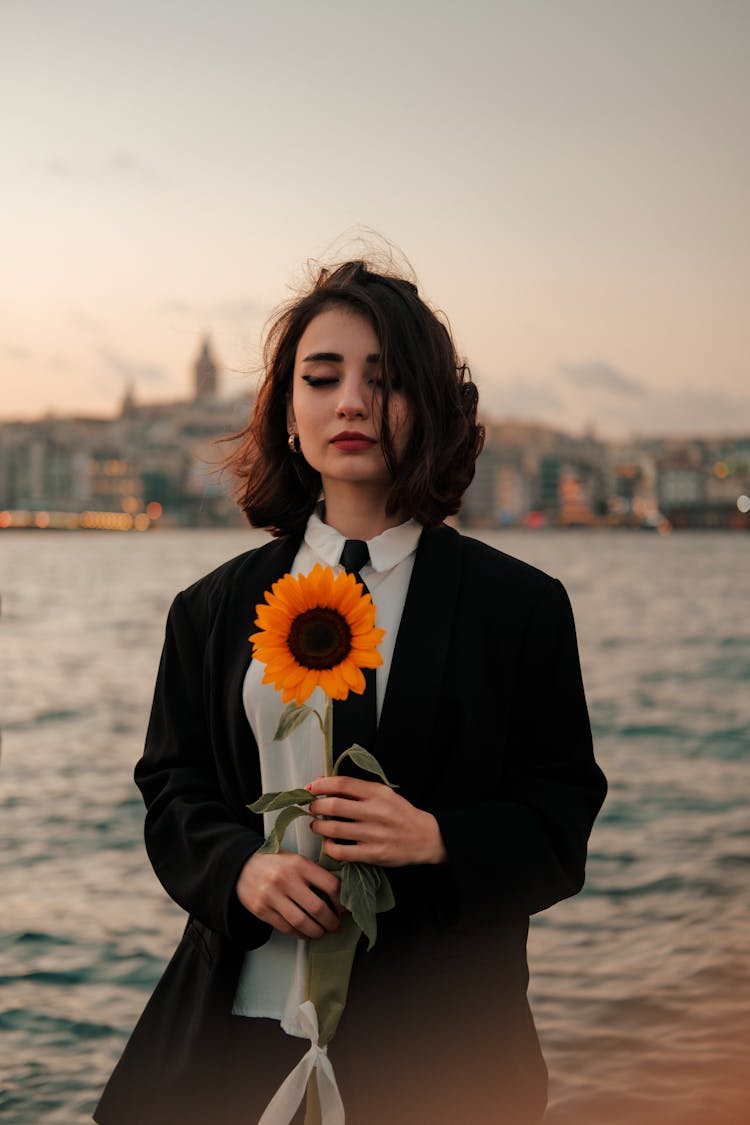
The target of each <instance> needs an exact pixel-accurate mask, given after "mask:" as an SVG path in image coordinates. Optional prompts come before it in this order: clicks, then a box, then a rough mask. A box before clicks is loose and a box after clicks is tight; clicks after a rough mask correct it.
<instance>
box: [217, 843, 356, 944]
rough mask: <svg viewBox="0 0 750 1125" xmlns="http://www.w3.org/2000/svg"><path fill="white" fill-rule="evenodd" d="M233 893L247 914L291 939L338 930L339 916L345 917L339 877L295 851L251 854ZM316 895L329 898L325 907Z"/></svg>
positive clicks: (315, 936) (316, 936)
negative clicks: (252, 915)
mask: <svg viewBox="0 0 750 1125" xmlns="http://www.w3.org/2000/svg"><path fill="white" fill-rule="evenodd" d="M235 889H236V892H237V897H238V898H239V900H240V902H241V903H242V905H243V906H244V907H245V909H246V910H249V911H250V913H251V914H255V916H256V917H257V918H260V919H261V921H263V922H268V923H269V924H270V925H271V926H273V928H274V929H275V930H280V931H281V933H282V934H290V935H291V936H292V937H297V938H319V937H322V936H323V934H325V933H330V932H331V931H333V930H337V929H338V928H339V926H340V924H341V923H340V920H339V919H340V915H341V914H344V913H346V911H345V910H344V908H343V907H342V905H341V900H340V898H339V880H338V878H337V877H336V876H335V875H333V874H332V873H331V872H330V871H326V870H325V869H324V868H322V867H320V866H319V865H318V864H317V863H314V862H313V860H311V859H307V858H306V857H305V856H303V855H297V854H296V853H295V852H278V853H276V854H272V853H269V852H255V854H254V855H251V856H250V858H249V859H248V860H247V862H246V863H245V866H244V867H243V868H242V871H241V872H240V877H239V879H238V880H237V886H236V888H235ZM321 895H326V896H327V897H328V900H329V901H330V904H331V905H330V906H329V904H328V902H326V900H325V898H322V897H321ZM331 906H332V907H333V909H331ZM337 911H338V912H339V914H337V913H336V912H337Z"/></svg>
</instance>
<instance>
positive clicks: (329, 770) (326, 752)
mask: <svg viewBox="0 0 750 1125" xmlns="http://www.w3.org/2000/svg"><path fill="white" fill-rule="evenodd" d="M323 765H324V769H325V774H324V776H325V777H331V776H332V774H333V700H332V699H331V698H330V697H329V698H327V699H326V709H325V711H324V712H323Z"/></svg>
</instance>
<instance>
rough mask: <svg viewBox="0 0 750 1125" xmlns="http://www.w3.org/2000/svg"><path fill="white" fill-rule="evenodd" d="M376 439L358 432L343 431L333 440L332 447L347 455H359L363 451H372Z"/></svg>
mask: <svg viewBox="0 0 750 1125" xmlns="http://www.w3.org/2000/svg"><path fill="white" fill-rule="evenodd" d="M375 444H376V442H375V439H374V438H371V437H368V436H367V434H361V433H360V432H359V431H358V430H342V431H341V433H338V434H336V435H335V436H334V437H332V438H331V445H335V446H336V448H337V449H341V450H343V451H344V452H345V453H358V452H360V451H361V450H363V449H372V447H373V445H375Z"/></svg>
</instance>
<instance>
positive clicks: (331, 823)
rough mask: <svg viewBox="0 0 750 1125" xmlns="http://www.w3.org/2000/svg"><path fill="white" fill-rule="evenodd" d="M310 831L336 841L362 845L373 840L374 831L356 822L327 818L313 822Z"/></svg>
mask: <svg viewBox="0 0 750 1125" xmlns="http://www.w3.org/2000/svg"><path fill="white" fill-rule="evenodd" d="M310 831H311V832H314V833H315V835H316V836H326V837H328V838H329V839H334V840H354V841H355V843H362V842H364V841H365V840H367V839H368V837H369V838H370V839H372V829H371V828H370V827H369V826H368V825H367V824H364V823H362V822H360V821H356V820H328V819H327V818H326V819H321V820H311V821H310Z"/></svg>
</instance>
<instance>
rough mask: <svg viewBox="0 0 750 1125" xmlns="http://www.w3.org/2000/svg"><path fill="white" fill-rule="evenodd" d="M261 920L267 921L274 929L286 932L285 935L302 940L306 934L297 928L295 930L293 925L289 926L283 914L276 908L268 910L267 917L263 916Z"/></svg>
mask: <svg viewBox="0 0 750 1125" xmlns="http://www.w3.org/2000/svg"><path fill="white" fill-rule="evenodd" d="M263 921H264V922H268V924H269V925H271V926H273V928H274V929H275V930H279V931H280V932H281V933H282V934H286V935H287V937H295V938H300V939H302V940H303V941H304V939H305V937H306V936H307V935H306V934H303V933H301V932H300V931H299V930H296V929H295V928H294V926H290V924H289V923H288V922H287V920H286V918H285V917H284V916H283V914H279V912H278V910H269V911H268V917H267V918H264V919H263Z"/></svg>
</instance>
